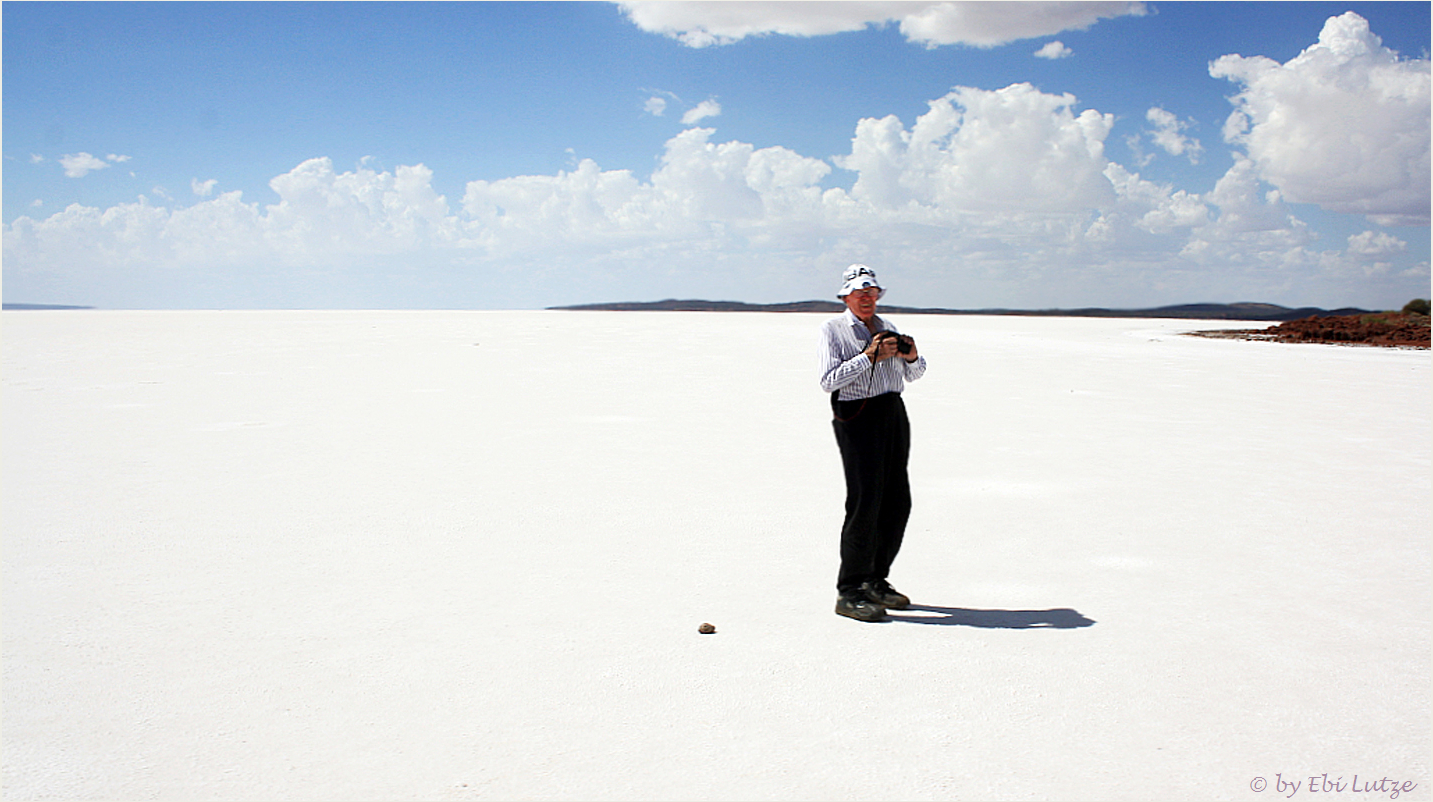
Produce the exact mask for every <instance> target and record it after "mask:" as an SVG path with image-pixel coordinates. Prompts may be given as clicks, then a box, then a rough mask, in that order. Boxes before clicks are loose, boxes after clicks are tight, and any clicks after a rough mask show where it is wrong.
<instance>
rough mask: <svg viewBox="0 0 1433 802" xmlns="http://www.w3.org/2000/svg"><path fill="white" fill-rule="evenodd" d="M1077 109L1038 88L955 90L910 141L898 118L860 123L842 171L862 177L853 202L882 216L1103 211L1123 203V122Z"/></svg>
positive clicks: (934, 105)
mask: <svg viewBox="0 0 1433 802" xmlns="http://www.w3.org/2000/svg"><path fill="white" fill-rule="evenodd" d="M1074 103H1075V98H1074V96H1073V95H1069V94H1063V95H1050V94H1046V93H1043V92H1040V91H1039V90H1037V89H1035V88H1034V87H1033V86H1031V85H1030V84H1013V85H1011V86H1008V87H1006V88H1004V89H1000V90H996V91H988V90H983V89H975V88H972V87H956V89H955V90H954V91H952V92H951V93H950V94H948V95H946V96H945V97H943V98H940V99H939V100H933V101H931V102H930V110H929V111H928V112H926V113H925V114H923V115H921V116H920V117H919V118H918V119H917V120H916V122H915V125H914V126H912V127H911V129H910V130H909V131H907V130H905V128H904V127H903V126H902V125H901V123H900V121H899V120H897V119H896V118H895V117H894V116H889V117H886V118H883V119H879V120H877V119H864V120H861V121H860V122H859V123H858V124H857V126H856V138H855V140H854V141H853V142H852V149H851V154H850V155H849V156H846V157H843V158H841V159H839V160H838V161H837V164H838V166H840V167H844V168H845V169H847V170H853V171H856V172H857V173H858V174H859V177H858V178H857V179H856V183H855V185H854V186H853V187H852V189H851V195H852V196H853V197H855V198H857V199H860V200H863V201H866V202H869V203H871V204H873V205H875V206H876V207H878V208H885V209H899V208H902V207H905V206H906V205H908V204H911V203H915V204H919V205H921V206H925V207H927V208H929V209H931V210H938V211H939V212H940V214H942V215H949V214H959V213H973V212H980V211H991V210H1021V211H1025V212H1056V211H1073V210H1076V209H1089V208H1093V207H1098V206H1101V205H1103V204H1106V203H1108V202H1110V201H1112V200H1113V199H1114V193H1113V190H1112V189H1111V186H1110V183H1109V180H1108V179H1106V178H1105V177H1104V174H1103V171H1104V168H1105V164H1106V160H1105V156H1104V141H1105V137H1106V136H1108V135H1109V132H1110V128H1111V127H1112V126H1113V125H1114V116H1113V115H1109V114H1100V113H1099V112H1096V111H1093V110H1085V111H1082V112H1080V113H1079V114H1075V113H1074V110H1073V108H1072V107H1073V106H1074Z"/></svg>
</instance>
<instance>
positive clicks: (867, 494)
mask: <svg viewBox="0 0 1433 802" xmlns="http://www.w3.org/2000/svg"><path fill="white" fill-rule="evenodd" d="M831 408H832V412H833V413H834V414H835V420H833V421H831V425H832V426H833V427H834V428H835V430H836V444H837V445H838V446H840V447H841V464H842V466H843V467H844V468H845V471H846V521H845V523H844V524H842V526H841V571H840V573H839V574H837V576H836V588H837V590H839V591H847V590H854V589H855V588H856V587H858V586H860V584H861V583H862V582H868V581H874V580H877V579H885V578H886V577H887V575H889V574H890V571H891V563H892V562H894V561H895V559H896V553H897V552H899V551H900V550H901V540H902V538H904V537H905V532H906V519H907V518H909V517H910V513H911V486H910V480H909V478H908V477H907V475H906V462H907V459H908V458H909V456H910V450H911V424H910V420H909V419H907V418H906V406H905V403H904V402H902V401H901V394H900V393H885V394H884V395H878V396H875V397H874V398H867V399H865V400H863V401H837V400H836V398H835V396H834V395H833V396H832V398H831Z"/></svg>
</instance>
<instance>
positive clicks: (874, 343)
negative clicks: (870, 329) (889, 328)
mask: <svg viewBox="0 0 1433 802" xmlns="http://www.w3.org/2000/svg"><path fill="white" fill-rule="evenodd" d="M899 347H900V341H899V340H898V339H897V338H896V336H895V335H894V334H887V333H886V332H878V333H877V334H876V336H875V339H873V340H871V344H870V345H868V346H866V358H867V359H869V360H871V361H872V362H880V361H881V360H883V359H890V358H891V357H893V356H895V355H896V354H898V353H900V350H899Z"/></svg>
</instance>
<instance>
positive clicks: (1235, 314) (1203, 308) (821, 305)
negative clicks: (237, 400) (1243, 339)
mask: <svg viewBox="0 0 1433 802" xmlns="http://www.w3.org/2000/svg"><path fill="white" fill-rule="evenodd" d="M548 308H549V309H559V310H574V311H577V310H582V311H601V312H826V313H829V314H834V313H837V312H840V311H841V310H842V309H845V308H846V307H845V304H842V303H840V302H839V301H794V302H791V303H783V304H748V303H742V302H740V301H698V300H688V301H679V300H675V299H669V300H666V301H632V302H625V303H610V304H579V305H577V306H553V307H548ZM880 311H882V312H889V313H892V314H899V315H1020V316H1026V317H1157V318H1183V319H1192V320H1302V319H1303V318H1307V317H1334V316H1339V315H1361V314H1369V310H1366V309H1352V308H1345V309H1333V310H1328V309H1319V308H1317V307H1312V306H1305V307H1300V308H1298V309H1290V308H1288V307H1286V306H1279V305H1277V304H1258V303H1237V304H1182V305H1179V306H1159V307H1155V308H1153V309H1104V308H1100V307H1087V308H1083V309H939V308H928V307H913V306H882V307H881V308H880Z"/></svg>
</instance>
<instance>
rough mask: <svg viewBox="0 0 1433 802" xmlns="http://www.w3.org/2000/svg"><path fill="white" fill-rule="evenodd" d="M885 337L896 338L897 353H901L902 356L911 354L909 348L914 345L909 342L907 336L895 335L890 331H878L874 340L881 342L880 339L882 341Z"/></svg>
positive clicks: (911, 341) (909, 339)
mask: <svg viewBox="0 0 1433 802" xmlns="http://www.w3.org/2000/svg"><path fill="white" fill-rule="evenodd" d="M886 337H895V338H896V351H897V352H899V353H902V354H909V353H910V352H911V348H912V347H913V346H914V345H915V343H914V341H913V340H911V338H909V337H907V336H906V335H904V334H896V333H894V332H890V331H879V332H876V339H877V340H881V339H884V338H886Z"/></svg>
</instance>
